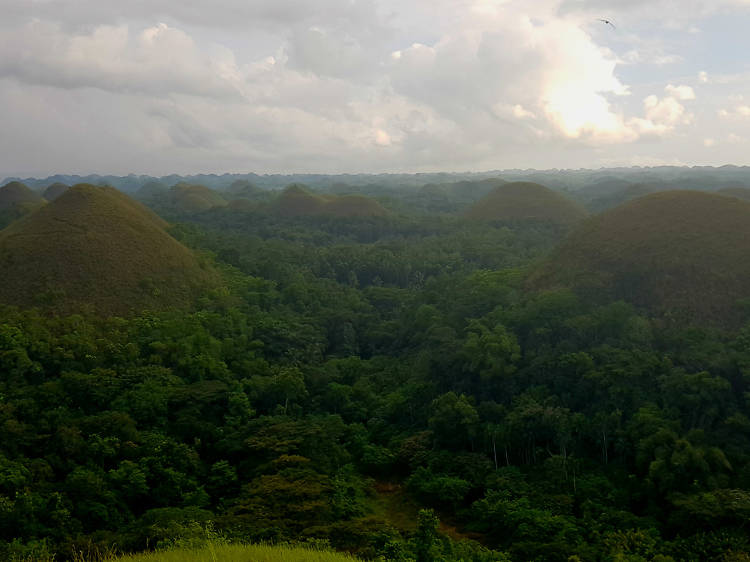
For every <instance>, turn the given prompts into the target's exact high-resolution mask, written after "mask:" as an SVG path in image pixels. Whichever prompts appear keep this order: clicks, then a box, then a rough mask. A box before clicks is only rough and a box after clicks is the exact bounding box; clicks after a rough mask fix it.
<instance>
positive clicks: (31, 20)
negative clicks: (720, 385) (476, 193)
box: [0, 0, 750, 175]
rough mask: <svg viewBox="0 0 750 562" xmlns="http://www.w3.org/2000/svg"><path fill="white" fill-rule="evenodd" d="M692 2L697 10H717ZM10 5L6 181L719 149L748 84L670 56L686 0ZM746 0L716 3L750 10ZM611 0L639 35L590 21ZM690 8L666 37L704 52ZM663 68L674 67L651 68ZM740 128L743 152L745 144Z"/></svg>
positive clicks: (1, 50) (1, 47)
mask: <svg viewBox="0 0 750 562" xmlns="http://www.w3.org/2000/svg"><path fill="white" fill-rule="evenodd" d="M687 1H688V2H689V5H690V6H694V7H695V9H696V14H701V13H703V12H708V11H709V10H711V9H714V10H715V9H716V6H717V4H714V5H713V6H714V8H711V7H710V5H709V4H708V3H706V2H700V1H698V0H687ZM5 4H7V6H6V5H5ZM5 4H4V16H7V17H4V19H3V22H0V120H2V121H3V123H4V127H5V131H8V132H10V134H9V135H3V136H2V138H0V173H6V174H8V175H11V174H41V175H43V174H46V173H51V172H58V171H59V172H62V171H67V172H94V171H95V172H112V173H127V172H130V171H134V172H148V173H169V172H200V171H230V170H237V171H245V170H254V171H261V172H262V171H304V170H310V171H320V172H336V171H360V170H362V171H381V170H386V171H388V170H391V171H396V170H424V169H465V168H499V167H516V166H521V167H525V166H537V167H547V166H564V165H569V166H581V165H586V166H596V165H599V164H601V163H631V162H632V163H644V162H647V161H649V162H654V161H659V160H663V161H670V162H671V161H674V159H675V158H677V157H679V158H682V159H685V158H692V159H695V160H699V159H700V158H703V157H711V158H716V157H717V151H716V147H717V146H721V143H723V142H724V140H723V139H725V138H727V133H722V132H721V131H717V130H716V129H715V127H716V124H715V122H716V119H715V116H716V112H717V111H718V110H719V109H720V108H727V107H734V106H737V105H739V104H738V103H734V105H732V104H731V103H729V102H728V101H727V99H726V96H728V95H729V94H731V91H729V90H728V89H730V88H735V89H737V88H741V87H742V86H743V85H744V84H746V83H747V79H746V77H745V76H744V74H742V73H741V72H737V73H735V76H736V79H735V80H734V81H733V82H732V84H731V85H730V84H728V83H725V84H720V77H719V76H717V77H716V78H715V79H714V78H713V77H714V75H715V74H718V73H715V72H713V69H712V68H704V66H701V67H700V68H697V67H696V68H692V67H690V64H691V60H690V56H684V57H676V58H675V57H673V55H674V52H673V50H672V49H671V48H670V44H669V43H668V42H666V41H665V40H664V37H663V36H655V35H653V34H652V33H651V32H650V31H648V30H649V29H651V28H652V27H653V26H654V25H656V23H655V22H657V21H658V18H659V17H664V15H665V14H667V13H668V12H670V11H672V10H674V5H673V3H671V2H669V1H667V0H664V1H657V2H655V3H654V2H649V3H648V4H647V3H645V2H642V3H641V2H628V3H625V2H622V3H617V2H615V3H613V2H608V3H601V2H596V1H572V0H562V1H561V0H541V1H539V2H534V3H528V2H521V1H520V0H508V1H505V2H493V1H491V0H465V1H461V2H455V1H450V0H434V1H433V2H426V1H424V2H421V1H420V2H410V3H408V5H404V4H403V3H400V2H395V0H381V1H379V2H373V1H364V0H355V1H352V0H323V1H322V2H315V3H312V2H307V1H303V0H276V1H265V0H262V1H261V0H258V1H255V0H254V1H249V2H248V1H245V0H242V1H241V0H220V1H218V2H211V3H207V2H199V1H197V0H189V1H183V2H176V1H174V0H157V1H156V2H146V1H145V0H136V1H133V2H126V3H121V2H118V3H115V2H113V1H111V0H96V1H94V0H80V1H78V2H75V3H70V2H62V1H61V0H49V1H46V2H35V3H29V2H26V1H22V0H6V2H5ZM741 4H742V2H723V3H721V4H720V7H721V9H722V10H736V11H737V13H738V14H746V13H747V10H746V8H745V7H743V6H742V5H741ZM604 7H608V8H609V11H608V14H607V17H610V16H609V14H615V15H616V16H617V17H618V18H622V19H623V22H626V25H624V26H623V27H626V28H627V29H626V30H625V31H622V32H618V33H617V34H614V33H610V32H609V30H607V33H605V32H604V30H602V29H601V27H600V26H596V25H595V24H593V23H592V18H594V16H595V15H596V14H597V13H599V10H601V9H603V8H604ZM681 14H682V15H683V16H685V17H684V18H683V19H684V23H685V25H684V26H682V27H680V26H677V27H675V28H674V29H672V30H671V31H669V34H670V35H669V37H670V40H672V39H674V41H684V44H689V41H688V38H689V37H691V36H690V35H689V34H690V33H691V31H690V30H689V27H690V26H691V25H694V24H700V23H701V22H700V21H698V20H695V18H692V19H691V18H689V17H687V16H686V12H685V10H683V11H682V12H681ZM612 17H614V16H612ZM638 18H643V21H642V22H640V23H638ZM694 20H695V21H694ZM593 21H595V19H594V20H593ZM161 22H166V23H161ZM701 37H702V40H704V41H705V40H707V39H706V38H705V34H703V35H702V36H701ZM690 40H691V41H692V39H690ZM675 44H677V43H675ZM605 45H606V46H605ZM670 57H673V58H670ZM655 65H658V68H659V73H660V74H659V75H658V76H656V77H655V75H653V74H648V75H647V74H646V70H644V69H645V68H646V67H650V68H654V66H655ZM672 68H675V69H677V70H675V72H674V73H673V74H671V72H672V70H671V69H672ZM702 70H706V71H708V76H711V77H712V79H711V81H708V80H706V81H701V80H700V78H699V76H700V75H699V71H702ZM639 72H642V73H643V78H640V77H639V76H640V75H639ZM725 74H726V73H725ZM725 82H726V81H725ZM667 86H670V87H671V89H665V88H667ZM691 87H692V88H693V90H691V91H693V94H694V95H693V97H694V98H695V99H691V97H690V96H686V95H685V93H686V92H687V91H688V89H689V88H691ZM708 115H710V116H711V118H710V119H709V117H707V116H708ZM744 121H747V123H744ZM744 121H743V124H741V125H738V128H737V130H736V131H732V134H734V135H735V136H734V137H732V142H731V143H729V142H728V141H727V142H726V144H727V146H728V147H729V148H728V149H727V150H728V152H726V154H727V155H728V156H727V157H729V156H730V155H733V154H737V155H738V156H737V157H738V158H740V156H739V155H740V154H742V152H741V150H742V145H743V143H744V141H742V139H744V138H748V137H750V120H744ZM707 138H710V139H712V140H713V142H710V143H708V144H706V143H705V142H704V141H705V139H707ZM11 139H12V140H11ZM62 139H64V142H62ZM738 139H739V140H738ZM730 144H731V147H730V146H729V145H730ZM709 145H710V146H709ZM708 149H710V150H708ZM691 155H692V156H691Z"/></svg>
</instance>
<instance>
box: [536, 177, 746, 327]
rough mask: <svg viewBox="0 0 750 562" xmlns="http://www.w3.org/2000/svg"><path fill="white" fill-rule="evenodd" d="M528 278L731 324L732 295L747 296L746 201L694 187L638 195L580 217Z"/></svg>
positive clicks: (681, 316) (735, 312)
mask: <svg viewBox="0 0 750 562" xmlns="http://www.w3.org/2000/svg"><path fill="white" fill-rule="evenodd" d="M530 283H531V285H532V286H534V287H536V288H555V287H570V288H573V289H574V290H576V291H577V292H579V293H581V294H584V295H586V296H587V297H589V298H593V299H595V300H597V299H613V298H614V299H623V300H626V301H628V302H631V303H633V304H635V305H637V306H641V307H644V308H645V309H647V310H648V311H649V312H650V313H651V314H655V315H657V316H667V317H671V318H674V319H676V320H679V321H682V320H685V321H701V322H710V323H713V324H719V325H731V324H734V323H735V322H736V321H737V320H738V318H739V316H740V310H739V308H738V307H737V301H738V300H739V299H744V298H748V297H750V203H747V202H745V201H741V200H739V199H736V198H730V197H724V196H721V195H715V194H710V193H705V192H698V191H667V192H660V193H654V194H651V195H647V196H645V197H641V198H639V199H635V200H633V201H630V202H628V203H625V204H623V205H620V206H619V207H616V208H615V209H612V210H610V211H607V212H605V213H602V214H601V215H597V216H595V217H593V218H591V219H589V220H587V221H585V222H584V223H583V224H582V225H580V226H579V227H578V228H577V229H576V230H574V231H573V232H572V233H571V234H570V236H568V238H567V239H566V240H565V241H564V242H563V243H562V244H561V245H560V246H559V247H558V248H557V250H556V251H554V252H553V254H552V255H551V257H550V258H549V259H548V261H547V262H546V263H545V264H543V265H542V266H541V267H540V269H539V270H538V271H536V272H535V273H534V274H533V275H532V277H531V279H530Z"/></svg>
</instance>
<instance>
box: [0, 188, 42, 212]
mask: <svg viewBox="0 0 750 562" xmlns="http://www.w3.org/2000/svg"><path fill="white" fill-rule="evenodd" d="M42 204H44V199H43V198H42V197H41V196H39V195H38V194H36V193H34V192H33V191H31V189H29V188H28V187H27V186H26V185H25V184H22V183H21V182H18V181H12V182H10V183H7V184H5V185H4V186H2V187H0V211H2V210H5V209H8V208H10V207H23V206H32V207H33V206H39V205H42Z"/></svg>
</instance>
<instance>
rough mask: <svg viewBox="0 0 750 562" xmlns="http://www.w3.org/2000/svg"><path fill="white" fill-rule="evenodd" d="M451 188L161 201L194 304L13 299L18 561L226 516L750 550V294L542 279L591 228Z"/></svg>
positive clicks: (12, 487) (440, 536)
mask: <svg viewBox="0 0 750 562" xmlns="http://www.w3.org/2000/svg"><path fill="white" fill-rule="evenodd" d="M429 193H432V195H429ZM446 194H447V195H446ZM449 195H450V192H449V191H448V190H442V191H441V190H432V191H429V192H425V195H424V198H422V199H419V198H414V199H413V200H409V199H402V200H399V201H394V200H393V199H392V198H390V196H388V197H382V198H381V201H380V202H381V203H382V208H383V209H388V212H387V213H380V211H379V212H378V216H358V217H346V216H328V215H310V216H288V215H285V214H280V213H274V212H272V209H273V208H272V207H269V206H268V203H267V202H266V201H265V199H263V198H261V200H258V201H249V202H246V204H245V205H233V204H231V203H230V204H229V205H226V204H222V205H221V206H214V207H211V208H208V209H205V208H200V209H195V208H192V209H187V210H186V209H184V208H181V207H180V206H179V205H176V204H174V203H173V202H172V201H167V200H166V199H165V198H164V197H161V198H160V199H156V202H155V203H154V202H153V201H152V204H153V209H154V210H155V211H156V212H157V213H158V214H160V215H161V216H163V217H164V218H165V219H166V220H168V221H170V222H171V223H172V225H173V226H171V227H170V230H169V232H170V233H171V235H172V236H174V237H175V238H176V239H177V240H179V241H180V242H182V243H183V244H185V245H186V246H188V247H189V248H192V249H193V250H195V251H196V252H197V253H198V254H199V256H200V260H201V261H202V263H210V264H211V267H212V268H214V269H215V270H216V271H217V272H218V275H219V276H220V278H221V280H222V281H221V283H218V284H214V285H212V286H210V287H208V288H206V290H205V291H204V292H203V293H202V294H201V295H200V297H199V298H198V299H197V301H196V303H195V305H194V306H192V307H190V308H172V309H167V310H157V309H149V310H142V311H139V312H138V313H137V314H125V315H122V316H108V315H101V314H94V313H93V312H91V311H85V310H84V311H81V312H80V313H76V314H71V313H69V312H68V311H66V312H65V313H57V314H54V313H50V312H49V310H46V309H45V308H44V307H43V306H41V305H40V306H39V307H34V308H18V307H15V306H12V305H11V304H7V305H2V307H0V375H1V376H0V557H2V558H3V559H10V558H12V557H14V556H15V557H18V558H23V557H27V556H43V555H45V554H52V553H54V554H55V555H56V557H57V558H56V559H57V560H66V559H68V558H69V557H70V556H72V553H74V552H76V551H81V550H85V551H94V550H96V549H97V548H101V549H102V550H107V549H111V548H112V547H113V545H116V548H117V549H119V550H122V551H125V552H135V551H142V550H146V549H153V548H161V547H165V546H169V545H181V544H182V545H184V544H189V543H190V541H193V540H198V539H199V538H200V537H201V536H204V535H205V534H206V532H207V530H210V533H211V534H215V535H218V536H221V537H224V539H226V540H228V541H244V542H263V541H265V542H272V543H275V542H278V543H288V542H310V543H313V544H326V545H330V546H331V547H333V548H335V549H338V550H342V551H348V552H350V553H353V554H355V555H356V556H358V557H359V558H362V559H378V558H379V557H380V558H381V559H383V560H397V561H407V560H414V561H416V562H428V561H458V560H463V561H477V562H480V561H511V560H512V561H531V560H539V561H542V560H551V561H556V560H560V561H592V562H593V561H598V560H617V561H661V562H665V561H668V560H714V561H727V562H728V561H740V560H748V559H750V538H749V535H750V533H749V529H750V526H749V523H750V323H748V320H749V319H750V317H749V316H748V313H750V311H749V310H748V309H747V306H746V303H745V304H743V303H742V302H738V303H737V304H736V306H735V307H734V309H733V312H732V318H733V322H732V323H731V325H730V324H722V323H721V322H701V321H693V322H689V321H688V322H686V321H684V319H683V318H679V319H677V318H675V317H672V316H670V315H669V314H664V313H663V312H662V311H660V312H659V313H658V314H656V313H653V312H651V311H650V310H649V309H648V308H639V307H638V306H637V304H632V303H631V302H628V301H627V299H625V300H620V297H619V296H616V297H612V298H608V297H606V296H604V297H603V296H602V295H601V294H598V295H597V298H595V299H594V298H587V295H586V293H585V292H580V291H576V290H575V288H559V287H552V288H548V287H542V288H539V287H537V286H534V285H533V284H530V283H529V279H530V277H531V276H533V272H534V271H536V270H537V268H538V267H540V264H543V263H545V260H546V259H547V256H548V255H550V253H551V252H553V250H554V248H556V247H557V246H558V245H559V243H560V241H561V240H562V239H563V238H564V237H565V235H566V232H567V230H566V229H567V228H568V226H567V225H565V226H562V225H555V224H551V223H549V222H547V221H538V220H515V221H514V220H508V219H507V218H506V219H504V220H502V221H497V220H496V221H492V220H474V219H471V220H470V219H467V218H464V217H463V216H462V215H461V213H460V210H461V209H460V205H458V204H456V205H452V204H449V203H450V201H449V200H446V199H445V198H446V197H449ZM63 197H65V195H63V196H61V199H60V200H62V198H63ZM716 197H719V196H716ZM446 201H448V202H447V203H446ZM732 201H735V200H734V199H732ZM470 202H471V201H469V200H468V198H467V199H466V200H461V204H462V205H464V207H467V206H468V204H469V203H470ZM737 204H740V203H739V202H738V203H737ZM49 205H53V203H50V204H49ZM160 205H161V206H160ZM441 205H442V206H443V207H444V208H445V209H446V210H447V211H451V212H431V210H432V209H435V208H440V207H441ZM743 205H744V203H743ZM378 208H379V209H380V206H379V207H378ZM269 209H270V210H269ZM454 211H455V212H454ZM22 220H23V219H22ZM743 243H744V242H743ZM0 254H1V252H0ZM0 258H2V255H0ZM142 289H143V290H148V291H150V295H151V296H154V295H158V289H159V287H158V286H157V287H152V286H150V287H145V288H144V287H142ZM155 291H156V292H155ZM58 297H59V296H58ZM706 298H710V295H706ZM40 302H41V301H40ZM149 302H152V301H149ZM633 302H636V303H637V301H633ZM735 318H739V320H734V319H735Z"/></svg>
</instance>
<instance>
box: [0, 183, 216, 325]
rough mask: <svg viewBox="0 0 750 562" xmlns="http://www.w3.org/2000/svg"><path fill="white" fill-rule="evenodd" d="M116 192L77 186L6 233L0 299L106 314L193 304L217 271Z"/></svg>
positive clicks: (0, 254) (0, 252)
mask: <svg viewBox="0 0 750 562" xmlns="http://www.w3.org/2000/svg"><path fill="white" fill-rule="evenodd" d="M166 226H167V223H166V222H165V221H163V220H162V219H160V218H159V217H158V216H156V215H155V214H154V213H152V212H151V211H149V210H148V209H146V208H145V207H143V206H142V205H141V204H140V203H137V202H136V201H134V200H133V199H130V198H129V197H127V196H126V195H124V194H123V193H121V192H119V191H117V190H116V189H114V188H109V187H95V186H92V185H85V184H81V185H76V186H74V187H72V188H71V189H70V190H68V191H67V192H65V193H64V194H62V195H61V196H60V197H58V198H57V199H56V200H55V201H53V202H51V203H49V204H48V205H45V206H44V207H41V208H40V209H38V210H37V211H35V212H34V213H32V214H30V215H27V216H26V217H24V218H23V219H21V220H19V221H16V222H15V223H14V224H12V225H10V226H9V227H8V228H6V229H5V230H3V231H1V232H0V270H1V271H2V272H3V274H2V275H3V283H2V285H0V302H3V303H6V304H16V305H19V306H22V307H29V306H37V305H38V306H41V307H43V308H46V309H50V310H53V311H56V312H70V311H77V310H81V309H88V308H93V310H95V311H96V312H98V313H101V314H121V315H122V314H128V313H130V312H132V311H137V310H144V309H151V310H157V309H165V308H169V307H182V306H187V305H188V304H189V303H190V302H191V301H192V299H193V298H194V296H196V295H197V293H198V292H199V291H200V290H201V288H203V287H205V286H207V285H209V284H211V283H212V282H213V281H214V274H213V273H212V272H211V271H210V270H208V269H207V268H203V267H201V265H200V264H199V263H198V260H197V259H196V257H195V256H194V255H193V253H192V252H191V251H190V250H189V249H188V248H186V247H185V246H183V245H182V244H180V243H179V242H178V241H177V240H175V239H174V238H172V237H171V236H170V235H169V234H167V232H166V230H165V227H166Z"/></svg>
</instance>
